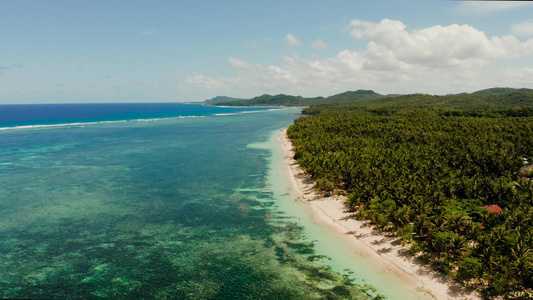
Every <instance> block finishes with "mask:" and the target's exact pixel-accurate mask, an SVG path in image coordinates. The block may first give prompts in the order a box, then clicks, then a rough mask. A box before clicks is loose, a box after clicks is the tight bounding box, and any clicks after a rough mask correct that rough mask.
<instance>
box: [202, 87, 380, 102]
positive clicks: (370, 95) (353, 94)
mask: <svg viewBox="0 0 533 300" xmlns="http://www.w3.org/2000/svg"><path fill="white" fill-rule="evenodd" d="M383 97H386V96H384V95H380V94H378V93H376V92H374V91H370V90H357V91H348V92H344V93H341V94H336V95H333V96H329V97H327V98H324V97H314V98H304V97H302V96H291V95H284V94H279V95H274V96H272V95H266V94H265V95H262V96H258V97H254V98H252V99H240V100H234V99H231V100H228V99H226V100H224V99H223V98H220V97H215V98H213V99H210V100H206V101H204V103H205V104H208V105H223V106H309V105H313V104H321V103H333V102H349V101H357V100H367V99H378V98H383ZM221 99H222V100H221Z"/></svg>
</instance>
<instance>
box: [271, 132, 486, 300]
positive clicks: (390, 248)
mask: <svg viewBox="0 0 533 300" xmlns="http://www.w3.org/2000/svg"><path fill="white" fill-rule="evenodd" d="M278 141H279V144H280V146H281V148H282V151H283V156H284V164H285V166H286V169H287V172H288V174H289V176H288V178H289V179H290V181H291V183H290V185H291V188H292V190H293V192H294V193H295V195H297V196H298V199H299V200H300V201H301V202H304V203H305V204H306V205H307V207H309V213H310V215H311V218H312V219H313V220H314V221H315V222H316V223H318V224H320V225H321V226H323V227H326V228H328V230H329V231H330V232H331V233H332V234H335V235H338V236H342V237H343V238H344V240H345V241H346V243H347V246H346V247H349V248H350V250H351V251H353V252H355V253H357V254H358V255H359V256H361V257H364V259H365V260H367V261H370V262H371V264H372V265H374V266H375V268H376V269H379V270H381V271H382V272H383V273H389V274H392V276H394V277H395V278H396V279H397V281H398V282H399V283H401V284H402V285H404V286H406V287H408V288H410V289H411V290H413V291H416V294H417V296H419V298H420V299H452V300H455V299H471V300H475V299H481V298H480V297H479V295H477V294H476V293H475V292H472V291H467V290H466V289H465V288H464V287H462V286H461V285H460V284H458V283H456V282H453V281H452V280H450V279H448V278H446V275H444V274H441V273H438V272H436V271H434V270H432V269H431V268H430V267H429V266H427V265H424V264H423V263H422V262H421V261H420V260H419V259H417V258H414V257H413V256H412V255H411V254H410V253H409V248H408V247H406V246H402V245H400V244H398V243H394V240H395V239H394V238H393V237H388V236H386V235H384V234H383V233H381V232H378V231H376V230H374V228H373V226H371V225H369V224H368V223H367V222H363V221H358V220H356V219H355V218H353V217H351V216H352V213H350V212H348V211H347V209H346V207H345V205H344V201H345V200H346V197H345V196H338V195H337V196H332V197H324V196H322V194H321V193H319V192H318V191H317V190H316V189H315V188H314V183H313V182H312V181H310V180H309V179H308V178H307V177H306V176H305V175H304V171H303V169H302V168H300V166H299V165H298V163H297V162H296V161H295V160H294V159H293V157H294V151H293V147H292V142H291V141H290V140H289V138H288V137H287V128H284V129H283V130H281V131H280V132H279V137H278Z"/></svg>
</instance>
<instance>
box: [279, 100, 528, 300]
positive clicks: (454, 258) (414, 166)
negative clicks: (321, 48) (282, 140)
mask: <svg viewBox="0 0 533 300" xmlns="http://www.w3.org/2000/svg"><path fill="white" fill-rule="evenodd" d="M304 113H306V114H309V115H308V116H303V117H300V118H298V119H296V120H295V123H294V125H292V126H291V127H289V130H288V135H289V138H290V139H291V140H292V141H293V144H294V147H295V159H296V160H297V161H298V162H299V163H300V165H301V166H302V167H304V168H305V170H306V172H307V173H308V175H309V176H311V177H312V178H313V179H314V180H315V182H316V186H317V188H319V189H321V190H323V191H324V192H326V193H327V194H329V193H340V194H346V195H347V196H348V200H347V205H348V206H349V207H350V208H351V209H353V210H354V212H355V215H356V216H357V218H359V219H362V220H369V221H370V222H371V223H372V224H374V225H376V226H377V227H378V228H381V229H382V230H385V231H388V232H391V233H393V234H394V235H396V236H397V237H398V238H399V239H400V240H401V241H402V242H404V243H405V244H406V245H410V249H411V252H412V253H413V254H414V255H417V256H420V257H421V258H423V259H424V260H425V261H426V262H427V263H428V264H432V265H434V266H435V268H436V269H437V270H440V271H442V272H445V273H446V274H448V275H449V276H452V277H453V278H455V279H457V280H459V281H461V282H463V283H464V284H465V285H467V286H474V287H476V288H478V289H479V290H480V291H481V293H482V295H483V296H484V297H485V298H489V299H491V298H496V297H504V298H522V299H531V298H532V297H533V292H532V291H533V235H532V230H533V181H531V180H529V177H533V176H532V174H531V172H530V170H529V169H527V166H529V164H530V163H531V164H533V92H531V91H530V90H520V91H516V90H513V91H507V92H505V93H500V92H488V93H477V94H476V93H473V94H459V95H449V96H430V95H421V94H416V95H403V96H398V97H394V98H391V97H389V98H380V99H374V100H360V101H356V102H350V103H340V104H324V105H317V106H311V107H309V108H307V109H305V110H304ZM495 205H497V206H499V207H500V208H501V209H502V210H501V211H500V212H495V213H489V209H488V208H487V207H488V206H495Z"/></svg>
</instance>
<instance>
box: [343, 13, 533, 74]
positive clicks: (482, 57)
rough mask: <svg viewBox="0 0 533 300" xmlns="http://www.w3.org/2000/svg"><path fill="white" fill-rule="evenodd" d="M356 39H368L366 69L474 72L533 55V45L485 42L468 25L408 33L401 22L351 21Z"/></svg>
mask: <svg viewBox="0 0 533 300" xmlns="http://www.w3.org/2000/svg"><path fill="white" fill-rule="evenodd" d="M347 29H348V30H350V35H351V36H353V37H354V38H356V39H362V38H370V39H371V41H370V42H369V43H368V45H367V52H366V60H367V61H366V62H367V67H368V68H373V65H383V64H386V65H387V66H386V69H389V70H390V69H391V68H392V69H394V68H402V66H404V65H405V64H407V65H409V66H421V67H428V68H475V67H480V66H483V65H485V64H487V63H490V62H492V61H494V60H495V59H512V58H517V57H520V56H522V55H525V54H527V53H533V47H532V46H533V45H531V44H528V43H520V41H519V40H518V39H516V38H515V37H513V36H502V37H491V38H487V36H486V35H485V33H484V32H482V31H480V30H478V29H475V28H474V27H472V26H470V25H457V24H453V25H449V26H441V25H438V26H433V27H428V28H423V29H420V30H415V31H412V32H409V31H407V30H406V25H405V24H403V23H402V22H400V21H395V20H389V19H384V20H382V21H381V22H380V23H372V22H366V21H360V20H354V21H352V22H351V23H350V25H349V26H348V27H347Z"/></svg>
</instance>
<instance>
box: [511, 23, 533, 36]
mask: <svg viewBox="0 0 533 300" xmlns="http://www.w3.org/2000/svg"><path fill="white" fill-rule="evenodd" d="M511 33H512V34H514V35H518V36H533V22H532V21H530V22H524V23H520V24H515V25H513V26H511Z"/></svg>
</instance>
